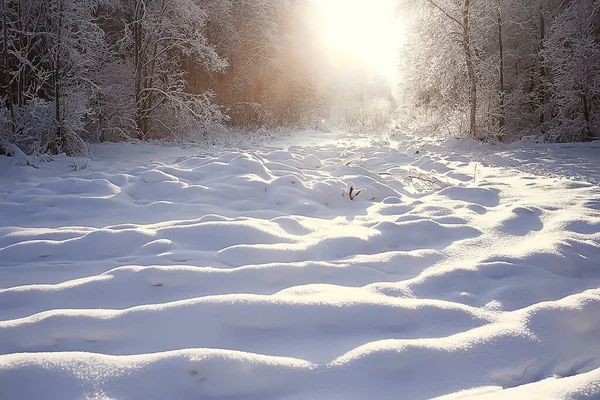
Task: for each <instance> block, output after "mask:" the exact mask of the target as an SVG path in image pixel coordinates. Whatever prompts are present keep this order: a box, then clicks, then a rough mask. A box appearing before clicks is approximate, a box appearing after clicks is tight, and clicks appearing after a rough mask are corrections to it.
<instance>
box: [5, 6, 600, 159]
mask: <svg viewBox="0 0 600 400" xmlns="http://www.w3.org/2000/svg"><path fill="white" fill-rule="evenodd" d="M316 3H317V2H315V1H310V0H283V1H282V0H218V1H217V0H2V3H1V10H2V37H1V41H0V43H1V44H0V65H1V66H2V67H1V68H2V70H3V73H2V74H0V129H1V143H0V152H2V153H5V154H6V153H9V152H10V150H9V149H10V148H11V146H16V147H18V148H19V149H20V150H22V151H24V152H25V153H27V154H34V155H39V154H46V153H51V154H59V153H66V154H69V155H71V154H76V153H79V152H82V151H83V150H84V149H85V147H86V143H89V142H102V141H121V140H129V139H140V140H148V139H166V140H172V141H179V140H185V139H186V138H189V137H191V136H194V135H196V136H198V135H204V134H206V133H207V132H211V133H213V134H214V132H217V133H218V132H225V129H226V128H241V129H253V130H256V129H259V128H261V127H262V128H273V127H291V126H293V127H308V126H312V127H313V128H314V126H315V121H319V120H321V118H327V120H328V121H331V123H332V124H339V125H342V126H343V127H344V128H348V129H363V130H376V129H378V128H381V127H382V126H385V124H386V123H387V121H388V120H389V119H390V118H391V117H394V118H397V119H398V121H399V122H398V123H399V124H402V125H403V126H404V125H406V126H407V127H408V128H409V129H417V128H419V127H427V128H432V129H437V130H439V131H444V132H446V133H448V134H450V135H453V136H470V137H472V138H476V139H481V140H501V141H514V140H517V139H519V138H521V137H522V136H524V135H544V138H545V139H546V140H548V141H557V142H564V141H586V140H591V139H594V138H597V136H598V132H599V129H600V116H599V114H600V2H599V1H598V0H577V1H573V0H571V1H568V0H534V1H525V0H494V1H481V0H479V1H476V0H399V1H398V2H397V4H396V6H397V8H396V13H397V17H398V21H399V22H398V23H399V24H402V25H403V27H404V28H403V31H402V33H399V34H401V35H402V36H403V38H402V40H401V41H400V42H401V44H400V45H399V46H398V49H397V54H396V56H397V57H395V59H396V60H397V62H396V65H394V67H395V68H396V72H397V76H396V77H395V79H393V80H391V81H390V80H389V79H388V80H387V81H386V78H385V77H382V76H379V75H378V74H377V72H374V71H372V70H370V68H369V67H368V66H366V65H363V64H364V63H362V62H361V61H360V60H356V59H353V58H352V55H348V54H344V52H343V51H339V50H334V49H332V48H330V47H327V46H324V45H323V39H322V33H323V32H322V31H321V30H320V29H319V26H320V25H321V23H322V21H320V19H319V18H321V17H319V16H318V13H317V12H315V8H316V7H317V6H316ZM329 17H331V16H329ZM369 28H370V26H369V25H365V26H362V25H361V24H358V25H357V26H356V29H357V30H358V31H359V32H360V31H361V30H365V29H369ZM349 70H350V72H348V71H349ZM340 74H347V76H349V78H348V79H347V80H346V81H350V82H352V84H353V86H352V88H351V89H350V90H348V84H347V83H342V84H340V82H339V81H340V79H339V75H340ZM390 83H393V84H390ZM392 86H393V87H392ZM394 110H395V111H394Z"/></svg>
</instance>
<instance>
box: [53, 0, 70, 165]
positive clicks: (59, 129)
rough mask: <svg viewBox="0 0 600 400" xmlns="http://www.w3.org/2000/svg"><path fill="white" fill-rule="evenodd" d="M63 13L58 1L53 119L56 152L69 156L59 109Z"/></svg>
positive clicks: (61, 5)
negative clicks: (63, 152) (62, 152)
mask: <svg viewBox="0 0 600 400" xmlns="http://www.w3.org/2000/svg"><path fill="white" fill-rule="evenodd" d="M63 12H64V4H63V0H58V21H57V24H56V50H55V55H54V71H53V73H54V82H53V83H54V88H53V89H54V119H55V122H56V140H57V142H58V146H57V149H56V150H57V151H60V150H62V151H65V152H66V153H67V155H69V153H70V151H69V149H67V143H66V138H65V137H64V130H63V121H62V116H61V109H60V97H61V81H60V79H61V76H60V74H61V71H60V69H61V68H60V67H61V62H62V61H61V57H60V52H61V51H62V49H61V44H62V43H61V41H62V19H63Z"/></svg>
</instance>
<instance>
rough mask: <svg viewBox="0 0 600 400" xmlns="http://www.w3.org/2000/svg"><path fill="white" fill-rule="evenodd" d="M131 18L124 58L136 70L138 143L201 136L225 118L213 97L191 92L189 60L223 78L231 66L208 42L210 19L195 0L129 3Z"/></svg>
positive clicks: (135, 90)
mask: <svg viewBox="0 0 600 400" xmlns="http://www.w3.org/2000/svg"><path fill="white" fill-rule="evenodd" d="M124 8H125V10H126V11H125V12H126V15H127V21H126V25H125V32H124V34H125V38H126V42H127V46H126V47H125V49H126V57H127V56H128V57H129V58H130V59H131V63H130V65H131V67H132V68H133V71H132V72H133V74H132V75H131V76H132V77H133V85H132V86H133V93H132V95H133V97H134V99H135V124H136V128H137V137H138V138H139V139H147V138H148V137H161V136H163V137H164V136H167V137H171V138H177V137H178V135H181V134H183V133H184V132H189V131H194V130H203V129H206V128H207V127H209V126H211V125H213V124H215V123H220V122H221V121H222V120H223V118H224V116H223V114H222V113H221V111H220V109H219V107H217V106H216V105H214V104H213V103H212V98H213V93H212V92H211V91H206V92H203V93H200V94H193V93H191V92H190V91H189V90H187V86H188V79H189V71H186V70H185V69H184V68H183V66H184V62H185V61H186V60H188V61H189V60H191V61H193V63H195V64H196V65H200V66H202V67H203V68H205V69H206V70H209V71H217V72H221V71H223V70H224V68H225V67H226V66H227V62H226V61H225V60H224V59H223V58H221V57H219V56H218V55H217V53H216V51H215V49H214V47H213V46H211V45H210V44H209V43H208V41H207V38H206V36H205V24H206V22H207V18H208V16H207V14H206V13H205V12H204V10H203V9H202V7H201V3H200V2H199V1H195V0H158V1H150V0H131V1H129V2H127V3H126V4H125V5H124Z"/></svg>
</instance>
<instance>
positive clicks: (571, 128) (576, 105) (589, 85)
mask: <svg viewBox="0 0 600 400" xmlns="http://www.w3.org/2000/svg"><path fill="white" fill-rule="evenodd" d="M598 21H600V1H598V0H579V1H572V2H570V3H569V5H568V6H567V7H566V8H565V9H564V11H562V12H561V13H560V14H558V15H557V17H556V18H555V19H554V20H553V21H552V23H551V24H550V27H549V29H548V35H547V37H545V40H544V46H543V50H542V55H543V59H544V64H543V65H544V68H546V69H547V70H548V71H549V75H550V77H551V86H550V93H551V101H552V103H553V104H554V105H555V106H556V108H557V114H556V119H555V122H556V125H555V126H554V130H553V136H554V139H555V140H568V141H572V140H589V139H592V138H593V137H595V136H596V135H597V133H598V129H599V127H600V118H599V117H598V113H599V112H600V41H599V40H600V37H599V35H598V30H599V28H600V22H598Z"/></svg>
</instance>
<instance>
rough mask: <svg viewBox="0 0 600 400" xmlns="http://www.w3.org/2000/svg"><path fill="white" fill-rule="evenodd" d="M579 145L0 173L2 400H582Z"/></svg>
mask: <svg viewBox="0 0 600 400" xmlns="http://www.w3.org/2000/svg"><path fill="white" fill-rule="evenodd" d="M598 147H599V145H598V143H596V144H594V143H592V144H587V145H579V146H559V147H556V146H554V147H549V146H545V147H544V146H530V147H529V148H526V149H522V148H519V146H512V147H508V146H507V147H504V148H494V147H493V146H482V145H477V144H475V143H473V142H469V141H446V142H443V143H437V142H427V143H426V142H424V141H423V140H422V139H418V138H411V137H404V136H401V135H399V134H396V135H388V136H381V137H374V136H367V135H363V136H360V135H345V134H341V133H324V132H301V133H299V134H297V135H295V136H293V137H287V138H285V139H279V140H276V141H271V142H267V143H262V144H260V145H256V146H244V149H235V148H224V149H217V148H211V149H200V148H194V147H190V148H186V149H179V148H169V147H160V146H155V145H148V144H104V145H99V146H96V147H94V152H95V153H96V156H95V157H94V160H89V161H86V160H83V159H69V158H66V157H58V158H56V159H55V160H54V161H53V162H48V163H42V162H40V163H39V165H37V167H38V168H32V167H30V166H19V165H13V164H14V163H15V160H14V159H9V158H0V168H1V170H0V399H3V400H4V399H7V400H8V399H61V400H64V399H256V400H259V399H260V400H268V399H287V400H299V399H340V400H341V399H344V400H354V399H356V400H363V399H367V398H368V399H425V398H432V397H436V396H448V397H444V398H446V399H459V398H460V399H464V398H468V399H471V398H486V399H488V398H489V399H497V398H503V399H552V398H569V399H576V398H577V399H579V398H600V188H599V187H598V183H599V182H600V149H599V148H598ZM21 164H22V163H21ZM350 197H352V198H353V200H351V199H350Z"/></svg>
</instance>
